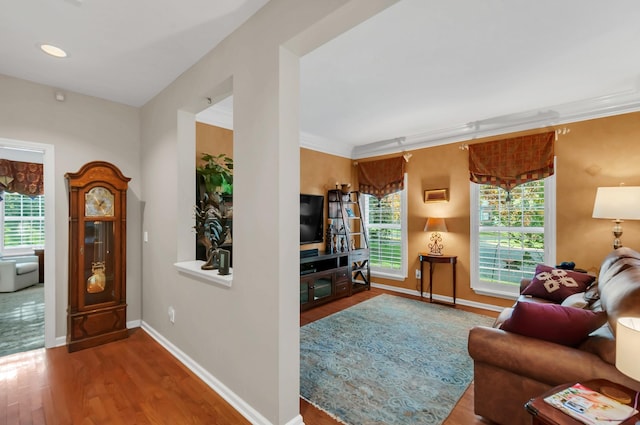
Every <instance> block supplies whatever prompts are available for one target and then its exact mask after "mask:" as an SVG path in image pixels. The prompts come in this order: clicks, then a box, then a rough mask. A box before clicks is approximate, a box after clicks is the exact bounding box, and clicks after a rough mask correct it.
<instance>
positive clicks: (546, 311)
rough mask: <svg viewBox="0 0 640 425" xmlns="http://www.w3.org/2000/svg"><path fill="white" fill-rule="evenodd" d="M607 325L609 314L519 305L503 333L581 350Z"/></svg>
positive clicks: (527, 304) (542, 305) (555, 306)
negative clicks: (584, 343)
mask: <svg viewBox="0 0 640 425" xmlns="http://www.w3.org/2000/svg"><path fill="white" fill-rule="evenodd" d="M606 321H607V315H606V313H604V312H602V311H600V312H597V313H594V312H593V311H591V310H584V309H581V308H575V307H564V306H561V305H558V304H548V303H533V302H519V303H517V304H516V305H515V307H514V309H513V313H512V314H511V317H510V318H508V319H507V320H505V321H504V323H503V324H502V327H501V329H502V330H505V331H509V332H513V333H517V334H520V335H524V336H529V337H532V338H537V339H542V340H545V341H550V342H555V343H556V344H562V345H568V346H570V347H576V346H578V345H579V344H580V343H581V342H582V341H583V340H584V339H585V338H586V337H587V336H589V334H590V333H591V332H593V331H595V330H596V329H598V328H599V327H600V326H602V325H604V324H605V322H606Z"/></svg>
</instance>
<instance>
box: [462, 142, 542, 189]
mask: <svg viewBox="0 0 640 425" xmlns="http://www.w3.org/2000/svg"><path fill="white" fill-rule="evenodd" d="M554 140H555V132H554V131H550V132H548V133H542V134H533V135H530V136H520V137H513V138H510V139H502V140H496V141H494V142H487V143H478V144H475V145H470V146H469V174H470V179H471V181H472V182H474V183H479V184H489V185H492V186H498V187H501V188H503V189H505V190H506V191H510V190H511V189H513V188H514V187H516V186H518V185H520V184H523V183H527V182H530V181H533V180H539V179H542V178H545V177H549V176H551V175H553V173H554V167H553V158H554V146H553V144H554Z"/></svg>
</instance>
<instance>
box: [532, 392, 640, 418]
mask: <svg viewBox="0 0 640 425" xmlns="http://www.w3.org/2000/svg"><path fill="white" fill-rule="evenodd" d="M544 401H545V402H547V403H548V404H550V405H552V406H553V407H555V408H557V409H560V410H562V411H563V412H564V413H566V414H567V415H569V416H571V417H573V418H575V419H577V420H579V421H580V422H582V423H585V424H589V425H616V424H620V423H622V422H624V421H625V420H627V419H629V418H630V417H631V416H633V415H635V414H636V413H638V411H637V410H636V409H634V408H633V407H631V406H627V405H626V404H622V403H620V402H618V401H616V400H614V399H612V398H609V397H607V396H605V395H602V394H600V393H599V392H597V391H593V390H592V389H590V388H587V387H585V386H584V385H582V384H575V385H573V386H571V387H569V388H567V389H564V390H562V391H559V392H557V393H555V394H552V395H550V396H549V397H546V398H545V399H544Z"/></svg>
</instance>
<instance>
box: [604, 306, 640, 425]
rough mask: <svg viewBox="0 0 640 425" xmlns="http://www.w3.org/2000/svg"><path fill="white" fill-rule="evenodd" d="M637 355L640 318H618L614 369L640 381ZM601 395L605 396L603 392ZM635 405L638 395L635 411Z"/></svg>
mask: <svg viewBox="0 0 640 425" xmlns="http://www.w3.org/2000/svg"><path fill="white" fill-rule="evenodd" d="M639 355H640V318H638V317H620V318H619V319H618V325H617V326H616V368H617V369H618V370H619V371H620V372H622V373H624V374H625V375H627V376H628V377H629V378H632V379H635V380H636V381H640V361H638V358H639ZM603 390H604V389H603ZM603 393H605V394H606V392H605V391H603ZM624 401H627V400H624ZM629 401H630V400H629ZM637 404H638V393H636V400H635V406H634V408H635V409H637V408H638V405H637ZM636 423H638V422H636Z"/></svg>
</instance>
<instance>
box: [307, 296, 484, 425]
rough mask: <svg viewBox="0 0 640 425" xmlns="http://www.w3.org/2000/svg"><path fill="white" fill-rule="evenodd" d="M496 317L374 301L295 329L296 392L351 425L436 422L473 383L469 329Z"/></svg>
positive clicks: (416, 303)
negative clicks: (297, 344) (297, 338)
mask: <svg viewBox="0 0 640 425" xmlns="http://www.w3.org/2000/svg"><path fill="white" fill-rule="evenodd" d="M493 320H494V319H492V318H490V317H486V316H481V315H478V314H474V313H469V312H465V311H462V310H457V309H454V308H451V307H447V306H442V305H437V304H428V303H425V302H421V301H416V300H411V299H407V298H401V297H396V296H393V295H386V294H383V295H379V296H377V297H375V298H372V299H370V300H368V301H365V302H362V303H360V304H357V305H355V306H353V307H351V308H348V309H346V310H343V311H340V312H338V313H335V314H333V315H331V316H328V317H326V318H324V319H321V320H318V321H315V322H312V323H310V324H308V325H306V326H303V327H302V328H300V393H301V396H302V397H303V398H304V399H305V400H307V401H309V402H310V403H311V404H313V405H314V406H317V407H318V408H320V409H322V410H324V411H325V412H327V413H329V414H330V415H331V416H333V417H335V418H336V419H337V420H338V421H340V422H343V423H345V424H349V425H383V424H384V425H396V424H398V425H400V424H402V425H407V424H441V423H442V422H443V421H444V420H445V419H446V418H447V416H448V415H449V413H450V412H451V410H452V409H453V407H454V406H455V404H456V403H457V401H458V400H459V399H460V397H461V396H462V394H463V393H464V391H465V390H466V389H467V387H468V386H469V384H470V383H471V380H472V379H473V362H472V360H471V358H470V357H469V355H468V353H467V337H468V333H469V329H471V328H472V327H473V326H475V325H487V326H490V325H491V323H492V322H493Z"/></svg>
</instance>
